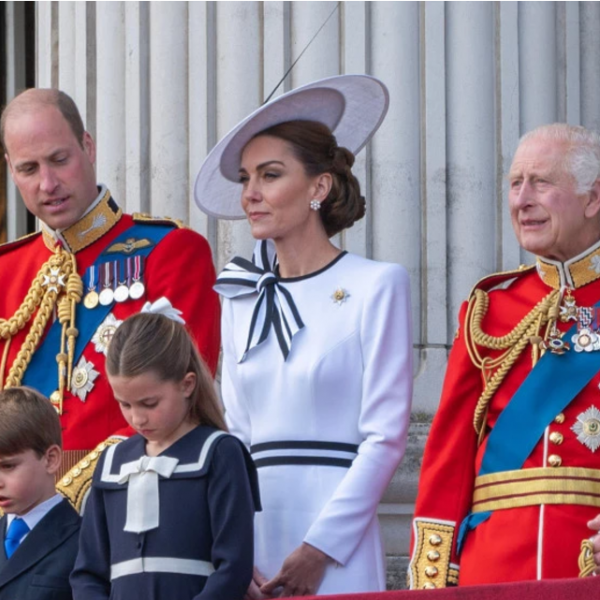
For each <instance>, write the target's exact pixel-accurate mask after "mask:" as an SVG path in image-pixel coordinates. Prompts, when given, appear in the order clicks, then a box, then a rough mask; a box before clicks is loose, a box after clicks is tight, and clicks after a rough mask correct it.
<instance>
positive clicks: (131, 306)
mask: <svg viewBox="0 0 600 600" xmlns="http://www.w3.org/2000/svg"><path fill="white" fill-rule="evenodd" d="M99 198H100V201H99V202H98V200H97V201H96V202H97V204H95V205H94V208H93V209H92V211H91V215H89V214H88V215H86V216H84V218H87V220H86V224H87V223H89V222H90V219H91V218H92V217H94V216H97V214H101V215H102V218H101V219H100V220H97V221H95V222H96V223H98V222H99V223H103V222H104V223H105V224H104V225H102V226H101V228H102V232H101V237H100V238H99V239H96V240H95V241H93V243H91V244H90V245H87V246H86V247H85V248H83V249H81V250H79V251H77V249H76V248H75V257H76V260H77V270H78V273H79V274H80V275H81V276H83V274H84V272H85V271H86V269H87V268H88V267H89V266H90V265H92V264H93V263H94V261H95V260H96V259H97V258H98V256H99V255H100V254H101V253H102V252H103V251H104V250H105V249H106V248H107V247H108V246H109V245H110V242H111V241H112V240H115V239H116V238H117V236H119V235H120V234H122V233H123V232H124V231H125V230H127V229H128V228H129V227H130V226H131V225H132V224H133V223H134V219H133V218H132V216H130V215H126V214H123V215H122V216H121V212H120V210H119V211H118V213H117V214H116V216H115V219H114V220H115V222H114V224H112V225H111V221H110V219H109V220H108V222H107V219H106V215H107V214H109V215H110V213H107V212H106V211H107V206H106V203H107V201H108V200H109V198H110V194H109V193H105V190H103V191H102V192H101V194H100V197H99ZM111 202H112V204H113V206H116V204H114V201H111ZM82 221H83V219H82ZM82 221H80V223H81V222H82ZM143 221H144V223H146V222H148V223H152V222H153V220H150V219H144V220H143ZM92 222H94V221H93V219H92ZM155 222H156V223H158V224H163V225H164V224H165V221H159V220H156V221H155ZM78 226H79V223H76V224H75V225H73V226H72V227H71V228H69V230H75V231H76V232H77V228H78ZM79 229H81V227H79ZM85 229H86V230H88V229H89V227H87V226H86V228H85ZM69 230H67V231H65V232H62V234H61V237H62V238H63V239H73V240H75V241H76V240H77V239H78V237H77V236H74V235H72V232H69ZM84 234H85V231H84ZM78 235H79V234H78ZM52 242H53V240H52V235H51V234H49V233H48V232H44V233H43V234H41V233H38V234H34V235H30V236H28V237H26V238H22V239H20V240H17V241H15V242H12V243H8V244H5V245H4V246H2V247H0V281H2V293H1V294H0V317H2V318H3V319H8V318H10V317H12V316H13V315H14V314H15V312H16V311H17V309H18V308H19V307H20V306H21V303H22V302H23V300H24V298H25V296H26V294H27V292H28V291H29V289H30V287H31V285H32V282H33V280H34V278H35V277H36V275H37V274H38V271H39V270H40V268H41V267H42V265H43V264H44V263H45V262H46V261H47V260H48V259H49V258H50V256H51V255H52V253H53V251H52V250H51V249H50V248H51V245H52ZM67 245H68V244H67ZM65 249H67V250H69V249H72V248H65ZM143 281H144V285H145V293H144V295H143V297H141V298H139V299H137V300H132V299H128V300H126V301H125V302H122V303H116V302H115V304H114V305H113V307H112V309H111V312H112V314H113V315H114V317H115V318H116V319H117V320H123V319H125V318H127V317H128V316H130V315H133V314H135V313H138V312H139V311H140V310H141V308H142V306H143V304H144V303H145V302H147V301H151V302H154V301H156V300H158V299H159V298H161V297H163V296H164V297H166V298H167V299H168V300H169V301H170V302H171V304H172V305H173V306H174V308H176V309H179V310H180V311H182V318H183V319H185V321H186V324H187V327H188V329H189V331H190V332H191V333H192V334H193V336H194V338H195V340H196V342H197V344H198V348H199V350H200V353H201V354H202V356H203V357H204V359H205V360H206V362H207V363H208V365H209V367H210V368H211V370H212V371H213V373H214V371H215V370H216V366H217V360H218V353H219V343H220V333H219V320H220V306H219V301H218V296H217V294H216V293H215V292H214V291H213V289H212V286H213V284H214V281H215V271H214V267H213V263H212V258H211V251H210V247H209V245H208V243H207V241H206V240H205V239H204V238H203V237H202V236H200V235H199V234H198V233H196V232H194V231H192V230H190V229H184V228H179V227H173V230H172V231H170V232H168V233H167V234H166V235H165V237H164V238H163V239H162V240H161V241H160V242H159V243H158V244H157V245H156V247H155V248H154V249H153V250H152V252H151V253H150V254H149V256H148V258H147V260H146V262H145V269H144V275H143ZM83 283H84V294H85V293H86V291H87V290H86V284H87V281H85V279H84V281H83ZM91 312H92V311H91V310H90V311H87V310H86V311H85V312H84V315H87V314H90V313H91ZM34 316H35V315H34ZM32 321H33V317H32V319H31V321H30V322H29V323H27V325H26V326H25V328H24V329H22V330H21V331H19V332H18V333H17V334H16V335H15V336H14V337H13V338H12V341H11V342H10V347H9V350H8V357H7V364H6V368H5V372H4V378H5V380H6V376H7V374H8V372H9V369H10V366H11V365H12V363H13V361H14V359H15V356H16V355H17V352H18V351H19V349H20V348H21V346H22V344H23V341H24V340H25V337H26V335H27V333H28V331H29V329H30V326H31V322H32ZM51 321H52V319H50V322H51ZM50 322H49V323H48V325H47V326H46V331H47V330H48V329H49V328H50V324H51V323H50ZM157 343H160V340H157ZM0 346H1V350H2V351H4V350H5V347H6V342H5V341H4V340H1V341H0ZM58 352H59V348H58V347H57V348H56V353H58ZM83 357H84V358H85V359H86V361H89V362H91V363H92V364H93V369H94V370H95V371H97V372H98V373H99V375H98V376H97V377H96V379H95V380H94V381H93V387H92V389H91V390H90V391H89V392H88V393H87V394H85V399H82V398H81V397H79V396H78V395H73V394H72V393H71V391H70V390H65V394H64V402H63V412H62V415H61V424H62V427H63V443H64V448H65V450H66V451H67V457H66V458H67V461H66V462H67V465H66V466H72V465H73V464H74V462H77V460H79V459H80V458H82V457H83V456H84V455H85V453H87V452H89V451H90V450H92V449H93V448H95V447H96V446H97V445H98V444H100V443H101V442H102V441H104V440H105V439H107V438H108V437H110V436H112V435H115V434H117V435H119V434H125V435H127V434H130V433H132V431H130V430H129V429H128V428H127V425H126V422H125V420H124V419H123V416H122V415H121V411H120V409H119V405H118V403H117V402H116V401H115V400H114V398H113V395H112V391H111V389H110V386H109V384H108V380H107V378H106V374H105V372H104V363H105V354H104V353H103V352H101V351H98V350H97V349H96V344H95V343H93V342H92V341H91V340H90V341H89V342H88V344H87V345H86V346H85V348H84V351H83ZM76 362H77V361H76ZM74 366H75V365H74ZM48 369H51V370H53V371H55V372H57V375H56V378H57V381H58V369H57V363H56V362H55V360H54V354H53V361H52V363H51V364H48ZM5 380H4V381H5ZM69 451H76V452H72V453H70V452H69Z"/></svg>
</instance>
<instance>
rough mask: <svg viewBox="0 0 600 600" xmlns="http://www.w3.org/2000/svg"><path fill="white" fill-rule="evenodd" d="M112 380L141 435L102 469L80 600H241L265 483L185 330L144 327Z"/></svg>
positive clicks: (134, 320) (77, 573) (142, 323)
mask: <svg viewBox="0 0 600 600" xmlns="http://www.w3.org/2000/svg"><path fill="white" fill-rule="evenodd" d="M106 370H107V375H108V379H109V382H110V384H111V386H112V389H113V391H114V395H115V398H116V399H117V401H118V402H119V404H120V407H121V410H122V412H123V416H124V417H125V419H126V421H127V422H128V423H129V425H131V427H133V428H134V429H135V430H136V431H137V432H138V435H134V436H133V437H131V438H129V439H128V440H125V441H123V442H121V443H119V444H117V445H115V446H111V447H110V448H108V449H107V450H106V451H105V452H104V454H103V456H102V457H101V459H100V460H99V462H98V466H97V468H96V470H95V473H94V479H93V484H92V489H91V493H90V497H89V499H88V502H87V505H86V509H85V516H84V519H83V525H82V529H81V541H80V550H79V555H78V557H77V562H76V564H75V570H74V571H73V573H72V575H71V584H72V586H73V596H74V598H75V600H96V599H100V598H103V599H106V598H109V597H110V598H111V600H117V599H121V598H122V599H127V600H130V599H131V598H144V600H161V599H165V600H167V599H169V600H170V599H172V598H177V599H178V600H179V599H181V600H192V599H194V600H200V599H204V598H210V599H211V600H217V599H221V598H222V599H223V600H235V599H236V598H239V599H241V598H243V596H244V592H245V591H246V589H247V588H248V584H249V582H250V580H251V579H252V565H253V550H252V549H253V533H252V527H253V517H254V511H255V509H259V499H258V488H257V483H256V473H255V470H254V467H253V465H252V461H251V459H250V458H249V456H248V453H247V451H246V449H245V448H244V446H243V445H242V444H241V443H240V442H239V441H238V440H237V439H236V438H234V437H232V436H230V435H227V434H225V431H226V429H227V428H226V425H225V423H224V421H223V416H222V413H221V410H220V407H219V402H218V399H217V397H216V393H215V390H214V387H213V382H212V378H211V376H210V374H209V373H208V371H207V369H206V367H205V366H204V364H203V362H202V360H201V358H200V356H199V355H198V352H197V350H196V348H195V346H194V344H193V342H192V340H191V338H190V336H189V334H188V333H187V331H186V330H185V328H184V327H183V326H182V325H180V324H179V323H176V322H175V321H173V320H171V319H169V318H167V317H166V316H164V315H161V314H151V313H142V314H138V315H135V316H133V317H131V318H129V319H127V320H126V321H124V322H123V324H122V325H121V326H120V327H119V329H118V330H117V332H116V333H115V335H114V337H113V339H112V341H111V344H110V348H109V352H108V356H107V360H106Z"/></svg>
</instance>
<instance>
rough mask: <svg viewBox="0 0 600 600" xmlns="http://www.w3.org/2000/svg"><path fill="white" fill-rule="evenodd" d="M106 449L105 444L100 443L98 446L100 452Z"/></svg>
mask: <svg viewBox="0 0 600 600" xmlns="http://www.w3.org/2000/svg"><path fill="white" fill-rule="evenodd" d="M105 448H106V444H105V443H104V442H102V443H101V444H100V445H99V446H98V450H99V451H100V452H102V450H104V449H105Z"/></svg>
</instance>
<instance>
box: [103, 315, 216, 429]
mask: <svg viewBox="0 0 600 600" xmlns="http://www.w3.org/2000/svg"><path fill="white" fill-rule="evenodd" d="M106 371H107V373H108V374H109V375H110V376H111V377H115V376H120V377H136V376H138V375H142V374H143V373H148V372H151V373H154V374H155V375H156V376H157V377H158V378H159V379H160V380H161V381H173V382H176V383H179V382H180V381H182V380H183V378H184V377H185V376H186V374H187V373H194V374H195V375H196V387H195V388H194V391H193V393H192V395H191V396H190V399H189V401H190V407H189V414H188V417H189V419H190V421H191V422H192V423H197V424H199V425H210V426H212V427H216V428H217V429H222V430H223V431H227V425H226V424H225V419H224V418H223V411H222V409H221V403H220V401H219V398H218V396H217V392H216V390H215V386H214V381H213V378H212V376H211V374H210V372H209V370H208V367H207V366H206V364H205V363H204V361H203V360H202V358H201V357H200V354H199V352H198V349H197V348H196V344H195V343H194V342H193V340H192V338H191V336H190V334H189V333H188V331H187V329H186V328H185V327H184V326H183V325H181V324H179V323H177V322H175V321H173V320H172V319H169V318H168V317H165V316H164V315H161V314H154V313H140V314H137V315H133V316H131V317H129V318H128V319H126V320H125V321H123V323H122V324H121V325H120V326H119V328H118V329H117V331H116V332H115V334H114V336H113V338H112V340H111V342H110V345H109V348H108V355H107V357H106Z"/></svg>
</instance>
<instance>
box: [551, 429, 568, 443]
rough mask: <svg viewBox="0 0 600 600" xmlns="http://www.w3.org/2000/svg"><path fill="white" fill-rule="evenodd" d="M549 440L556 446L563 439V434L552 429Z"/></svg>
mask: <svg viewBox="0 0 600 600" xmlns="http://www.w3.org/2000/svg"><path fill="white" fill-rule="evenodd" d="M550 441H551V442H552V443H553V444H556V445H557V446H558V445H559V444H562V443H563V442H564V441H565V436H564V435H563V434H562V433H558V431H553V432H552V433H551V434H550Z"/></svg>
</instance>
